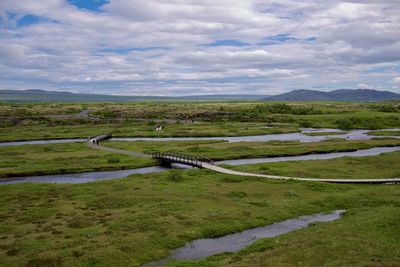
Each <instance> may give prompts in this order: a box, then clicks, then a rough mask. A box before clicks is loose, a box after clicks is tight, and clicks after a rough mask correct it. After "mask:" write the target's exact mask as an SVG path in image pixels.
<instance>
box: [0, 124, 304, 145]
mask: <svg viewBox="0 0 400 267" xmlns="http://www.w3.org/2000/svg"><path fill="white" fill-rule="evenodd" d="M155 125H156V123H152V122H150V123H143V122H129V123H121V124H115V123H109V124H100V125H91V124H84V125H69V126H52V127H49V126H45V125H36V126H17V127H4V128H0V140H1V141H17V140H37V139H39V140H41V139H62V138H87V137H88V136H93V135H96V134H99V133H110V132H111V133H112V134H113V136H114V137H173V136H175V137H186V136H192V137H207V136H245V135H263V134H279V133H290V132H297V131H299V130H298V128H297V127H294V126H287V125H285V126H277V127H270V128H267V127H266V124H265V123H260V122H259V123H250V122H248V123H239V122H219V123H211V122H198V123H193V124H192V123H190V124H180V123H178V124H176V123H173V124H167V125H166V127H165V128H164V129H163V130H162V131H155V130H154V126H155Z"/></svg>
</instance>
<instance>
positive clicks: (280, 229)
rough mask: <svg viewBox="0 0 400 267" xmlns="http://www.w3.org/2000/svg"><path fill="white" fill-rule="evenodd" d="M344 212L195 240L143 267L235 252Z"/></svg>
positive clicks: (338, 211) (301, 217)
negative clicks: (260, 240)
mask: <svg viewBox="0 0 400 267" xmlns="http://www.w3.org/2000/svg"><path fill="white" fill-rule="evenodd" d="M344 212H345V211H344V210H335V211H333V212H331V213H318V214H314V215H308V216H300V217H298V218H294V219H289V220H285V221H281V222H277V223H273V224H271V225H267V226H263V227H257V228H253V229H249V230H245V231H243V232H239V233H234V234H229V235H226V236H222V237H219V238H208V239H199V240H195V241H192V242H190V243H187V244H186V245H185V246H183V247H181V248H179V249H176V250H174V251H173V252H172V253H171V254H170V256H169V257H167V258H166V259H163V260H161V261H158V262H151V263H148V264H146V265H144V266H146V267H158V266H163V265H165V264H166V263H168V262H170V261H173V260H196V259H201V258H205V257H208V256H211V255H216V254H220V253H224V252H237V251H239V250H241V249H243V248H245V247H247V246H249V245H251V244H252V243H254V242H255V241H257V240H259V239H261V238H268V237H269V238H271V237H276V236H279V235H283V234H286V233H288V232H291V231H295V230H298V229H301V228H305V227H307V226H309V225H310V224H311V223H315V222H330V221H335V220H338V219H340V217H341V216H342V214H343V213H344Z"/></svg>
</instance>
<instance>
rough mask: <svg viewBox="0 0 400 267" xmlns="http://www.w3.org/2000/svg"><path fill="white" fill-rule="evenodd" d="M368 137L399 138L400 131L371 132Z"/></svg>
mask: <svg viewBox="0 0 400 267" xmlns="http://www.w3.org/2000/svg"><path fill="white" fill-rule="evenodd" d="M368 135H375V136H400V131H371V132H368Z"/></svg>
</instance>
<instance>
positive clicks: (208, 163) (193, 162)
mask: <svg viewBox="0 0 400 267" xmlns="http://www.w3.org/2000/svg"><path fill="white" fill-rule="evenodd" d="M88 144H89V146H90V147H92V148H94V149H100V150H105V151H109V152H113V153H118V154H124V155H129V156H133V157H140V158H150V157H152V158H154V159H157V160H160V161H161V163H168V164H170V163H180V164H185V165H189V166H193V167H197V168H204V169H208V170H212V171H215V172H219V173H224V174H230V175H237V176H251V177H260V178H267V179H276V180H293V181H307V182H325V183H341V184H397V183H400V178H375V179H339V178H337V179H329V178H299V177H287V176H277V175H267V174H259V173H249V172H240V171H235V170H230V169H226V168H223V167H220V166H216V165H214V162H213V161H212V160H211V159H208V158H205V157H199V156H192V155H187V154H182V153H173V152H163V153H153V154H152V155H151V156H150V155H146V154H143V153H139V152H134V151H127V150H122V149H116V148H111V147H104V146H100V145H93V144H91V143H88Z"/></svg>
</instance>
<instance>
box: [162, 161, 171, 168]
mask: <svg viewBox="0 0 400 267" xmlns="http://www.w3.org/2000/svg"><path fill="white" fill-rule="evenodd" d="M160 163H161V164H160V165H161V166H162V167H165V168H171V162H169V161H166V160H160Z"/></svg>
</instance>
